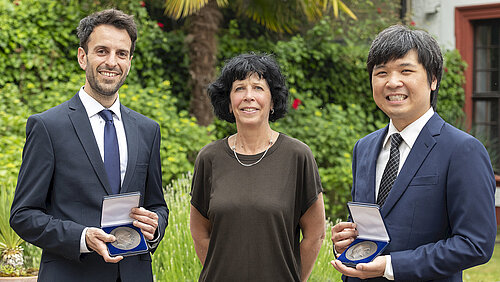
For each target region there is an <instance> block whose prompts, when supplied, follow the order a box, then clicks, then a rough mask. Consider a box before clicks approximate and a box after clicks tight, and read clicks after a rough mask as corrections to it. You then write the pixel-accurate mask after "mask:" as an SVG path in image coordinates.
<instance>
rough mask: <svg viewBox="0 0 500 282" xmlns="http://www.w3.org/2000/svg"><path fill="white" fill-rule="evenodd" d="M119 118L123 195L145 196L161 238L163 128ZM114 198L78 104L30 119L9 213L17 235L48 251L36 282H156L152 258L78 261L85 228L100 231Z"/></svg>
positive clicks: (82, 257) (132, 115)
mask: <svg viewBox="0 0 500 282" xmlns="http://www.w3.org/2000/svg"><path fill="white" fill-rule="evenodd" d="M121 114H122V119H123V125H124V128H125V134H126V136H127V146H128V164H127V170H126V174H125V178H124V180H123V185H122V187H121V192H122V193H125V192H132V191H140V192H141V194H142V200H141V206H143V207H144V208H146V209H148V210H151V211H154V212H156V213H157V214H158V217H159V226H158V231H159V234H160V240H161V237H163V234H164V231H165V228H166V226H167V223H168V208H167V205H166V204H165V200H164V198H163V191H162V185H161V167H160V164H161V163H160V151H159V150H160V128H159V125H158V124H157V123H156V122H154V121H152V120H150V119H149V118H147V117H145V116H143V115H140V114H138V113H136V112H134V111H132V110H130V109H128V108H126V107H124V106H121ZM109 194H111V188H110V186H109V183H108V179H107V175H106V171H105V168H104V164H103V161H102V158H101V155H100V153H99V149H98V147H97V143H96V141H95V137H94V134H93V131H92V127H91V125H90V121H89V119H88V117H87V112H86V111H85V108H84V106H83V104H82V102H81V101H80V98H79V97H78V94H77V95H75V96H74V97H73V98H72V99H71V100H69V101H67V102H65V103H63V104H61V105H59V106H57V107H54V108H52V109H50V110H48V111H46V112H43V113H41V114H36V115H33V116H31V117H30V118H29V119H28V122H27V125H26V144H25V146H24V151H23V162H22V165H21V169H20V172H19V177H18V183H17V188H16V195H15V197H14V202H13V204H12V209H11V219H10V223H11V226H12V228H13V229H14V230H15V231H16V232H17V233H18V234H19V235H20V236H21V237H22V238H23V239H24V240H26V241H28V242H30V243H32V244H34V245H37V246H39V247H40V248H42V249H43V254H42V259H41V264H40V272H39V281H113V282H115V281H116V279H117V277H118V275H120V277H121V279H122V281H152V280H153V278H152V270H151V256H150V254H149V253H148V254H142V255H136V256H131V257H126V258H124V259H123V260H122V261H121V262H119V263H118V264H111V263H106V262H104V260H103V258H102V257H101V256H99V255H98V254H97V253H95V252H92V253H88V254H80V237H81V234H82V231H83V229H84V228H85V227H100V223H101V206H102V199H103V196H105V195H109ZM153 250H154V249H153Z"/></svg>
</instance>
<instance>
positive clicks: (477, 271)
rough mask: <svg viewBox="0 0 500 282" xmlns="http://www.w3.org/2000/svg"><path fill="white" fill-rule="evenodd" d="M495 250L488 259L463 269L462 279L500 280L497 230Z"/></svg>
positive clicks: (477, 281) (478, 281) (477, 280)
mask: <svg viewBox="0 0 500 282" xmlns="http://www.w3.org/2000/svg"><path fill="white" fill-rule="evenodd" d="M496 242H497V243H496V244H495V250H494V251H493V256H492V257H491V259H490V261H489V262H488V263H486V264H483V265H478V266H476V267H473V268H470V269H467V270H465V271H464V276H463V279H464V281H466V282H468V281H470V282H472V281H474V282H486V281H488V282H492V281H500V235H499V232H498V231H497V240H496Z"/></svg>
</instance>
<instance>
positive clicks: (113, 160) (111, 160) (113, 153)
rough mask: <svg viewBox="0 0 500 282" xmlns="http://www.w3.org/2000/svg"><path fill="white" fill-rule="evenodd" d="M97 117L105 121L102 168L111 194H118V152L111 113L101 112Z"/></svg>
mask: <svg viewBox="0 0 500 282" xmlns="http://www.w3.org/2000/svg"><path fill="white" fill-rule="evenodd" d="M99 115H100V116H101V117H102V118H103V119H104V120H105V121H106V125H105V126H104V167H105V168H106V173H107V174H108V181H109V184H110V185H111V192H112V193H113V194H117V193H119V192H120V182H121V177H120V151H119V149H118V138H117V137H116V128H115V125H114V123H113V112H112V111H110V110H102V111H100V112H99Z"/></svg>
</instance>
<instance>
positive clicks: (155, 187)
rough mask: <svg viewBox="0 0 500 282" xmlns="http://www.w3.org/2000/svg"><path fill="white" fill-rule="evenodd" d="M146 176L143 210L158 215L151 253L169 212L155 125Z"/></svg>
mask: <svg viewBox="0 0 500 282" xmlns="http://www.w3.org/2000/svg"><path fill="white" fill-rule="evenodd" d="M153 140H154V141H153V144H152V148H151V149H152V150H151V157H150V163H149V166H148V175H147V178H146V179H147V180H146V193H145V196H144V208H145V209H147V210H150V211H153V212H155V213H156V214H157V215H158V227H157V232H158V236H159V237H158V240H155V241H154V243H150V249H151V252H154V251H155V250H156V247H157V246H158V244H159V243H160V241H161V239H162V238H163V235H164V234H165V229H166V227H167V225H168V215H169V210H168V207H167V204H166V203H165V198H164V195H163V188H162V182H161V175H162V174H161V161H160V140H161V138H160V126H159V125H158V124H156V130H155V137H154V139H153Z"/></svg>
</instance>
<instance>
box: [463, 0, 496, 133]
mask: <svg viewBox="0 0 500 282" xmlns="http://www.w3.org/2000/svg"><path fill="white" fill-rule="evenodd" d="M495 18H500V3H498V4H486V5H475V6H465V7H456V8H455V39H456V41H455V46H456V48H457V49H458V51H459V52H460V55H461V56H462V59H463V60H464V61H465V62H467V65H468V67H467V69H466V70H465V85H464V90H465V105H464V112H465V115H466V116H467V119H466V126H467V129H469V130H470V128H471V126H472V106H473V103H472V92H473V85H474V83H473V82H474V78H473V66H474V27H473V25H472V21H474V20H485V19H495Z"/></svg>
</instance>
